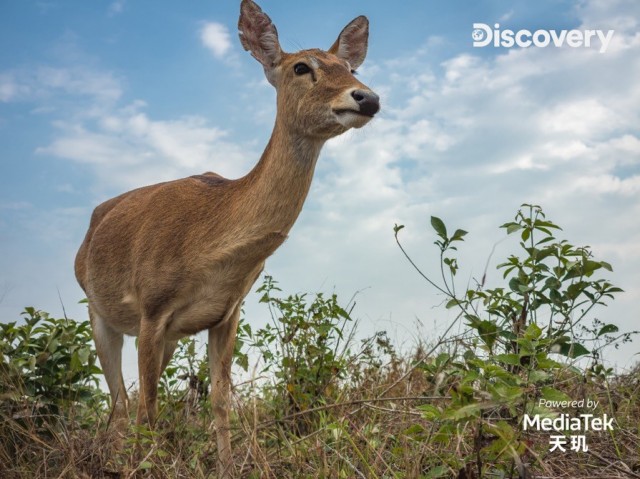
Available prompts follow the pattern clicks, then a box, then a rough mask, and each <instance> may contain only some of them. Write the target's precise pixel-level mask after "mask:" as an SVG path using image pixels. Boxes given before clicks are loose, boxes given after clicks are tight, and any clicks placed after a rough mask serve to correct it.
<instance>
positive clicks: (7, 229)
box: [0, 0, 640, 367]
mask: <svg viewBox="0 0 640 479" xmlns="http://www.w3.org/2000/svg"><path fill="white" fill-rule="evenodd" d="M238 3H239V2H236V1H227V0H225V1H209V2H205V1H191V2H174V1H165V0H160V1H154V2H151V1H134V0H117V1H114V2H109V1H105V2H86V1H80V0H76V1H55V0H52V1H28V0H20V1H18V0H6V1H4V2H2V4H1V5H0V13H1V14H0V44H1V45H3V48H2V49H0V144H1V145H2V148H1V149H0V246H1V248H2V252H3V254H2V255H0V320H1V321H12V320H15V319H17V318H18V317H19V313H20V312H21V311H22V309H23V308H24V307H25V306H29V305H32V306H35V307H37V308H40V309H44V310H48V311H50V312H52V313H54V314H56V315H60V314H61V306H60V300H59V298H58V291H59V294H60V297H61V298H62V300H63V302H64V305H65V308H66V310H67V313H68V314H69V315H70V316H73V317H76V318H83V317H85V315H86V312H85V308H84V306H81V305H77V302H78V300H80V299H81V298H82V297H83V293H82V291H81V290H80V288H79V287H78V286H77V284H76V283H75V279H74V276H73V258H74V256H75V252H76V250H77V247H78V246H79V244H80V242H81V241H82V238H83V236H84V233H85V231H86V227H87V224H88V220H89V216H90V214H91V211H92V209H93V207H95V206H96V205H97V204H98V203H100V202H101V201H104V200H105V199H107V198H109V197H112V196H115V195H116V194H119V193H121V192H123V191H126V190H128V189H131V188H134V187H137V186H140V185H145V184H151V183H155V182H158V181H163V180H167V179H171V178H178V177H181V176H187V175H191V174H196V173H200V172H203V171H206V170H212V171H217V172H219V173H221V174H224V175H227V176H230V177H238V176H241V175H243V174H244V173H246V172H247V171H248V170H249V169H250V168H251V166H252V165H253V164H254V163H255V162H256V161H257V159H258V157H259V155H260V153H261V151H262V149H263V147H264V145H265V144H266V141H267V140H268V137H269V134H270V131H271V126H272V123H273V118H274V115H275V107H274V100H275V93H274V91H273V89H272V88H271V86H270V85H269V84H268V83H267V82H266V80H265V79H264V77H263V75H262V70H261V67H260V66H259V65H258V64H257V63H256V62H255V60H253V59H252V58H251V57H250V55H248V54H247V53H246V52H244V51H243V50H242V48H241V46H240V44H239V41H238V39H237V35H236V24H237V16H238V10H239V9H238ZM259 3H260V5H261V6H262V7H263V9H264V10H265V11H266V12H267V13H268V14H269V15H270V16H271V18H272V19H273V20H274V22H275V23H276V25H277V27H278V31H279V35H280V41H281V44H282V46H283V48H284V49H285V50H287V51H294V50H296V49H299V48H301V47H302V48H310V47H323V48H327V47H329V46H330V45H331V43H333V41H334V40H335V38H336V36H337V34H338V33H339V32H340V30H341V29H342V27H343V26H344V25H345V24H346V23H348V22H349V21H350V20H351V19H352V18H354V17H355V16H357V15H360V14H365V15H367V16H368V17H369V19H370V22H371V35H370V45H369V54H368V58H367V60H366V62H365V64H364V65H363V67H362V68H361V69H360V72H359V73H360V79H361V80H362V81H363V82H364V83H366V84H368V85H369V86H371V87H372V88H373V89H375V90H376V91H377V92H378V93H379V94H380V96H381V98H382V105H383V109H382V111H381V113H380V115H379V116H378V117H377V118H376V119H375V120H374V122H372V124H370V125H368V126H367V127H366V128H364V129H362V130H359V131H354V132H349V133H347V134H345V135H343V136H342V137H340V138H338V139H335V140H332V141H331V142H329V143H328V144H327V145H326V146H325V149H324V150H323V153H322V154H321V158H320V161H319V164H318V168H317V173H316V178H315V180H314V184H313V186H312V190H311V193H310V196H309V199H308V202H307V204H306V205H305V209H304V211H303V213H302V215H301V217H300V219H299V221H298V223H297V224H296V226H295V227H294V228H293V230H292V232H291V236H290V239H289V240H288V241H287V243H286V244H285V245H284V246H283V247H282V248H281V249H280V250H279V251H278V252H277V253H276V255H274V257H272V258H271V259H270V260H269V262H268V263H267V271H268V272H269V273H271V274H272V275H274V276H275V277H276V279H278V280H279V281H280V282H281V285H282V287H283V289H284V290H285V291H287V292H299V291H318V290H325V291H334V290H335V291H337V292H338V293H339V294H340V295H341V296H342V297H343V298H344V299H345V300H346V299H348V298H350V297H351V296H352V295H353V293H354V292H356V291H361V293H360V294H359V296H358V306H357V308H356V310H355V315H356V316H357V317H358V318H360V327H361V329H362V330H363V332H365V333H366V332H372V331H374V330H377V329H386V330H388V331H390V333H391V335H392V336H393V337H395V338H396V339H397V340H398V341H399V342H402V341H409V342H410V341H412V340H413V339H414V338H415V337H417V336H420V337H421V338H422V339H424V340H427V341H429V340H430V339H432V338H434V336H435V333H436V332H437V331H442V330H444V329H445V328H446V326H447V324H448V321H450V320H451V318H450V317H448V316H447V315H446V313H445V312H444V311H443V308H438V307H437V306H438V305H439V304H440V302H441V300H442V298H441V297H439V296H438V295H437V294H436V292H435V291H433V290H431V289H429V287H428V286H427V285H426V284H423V283H421V282H420V280H419V278H418V277H417V276H416V275H415V274H414V273H413V272H412V271H411V270H410V268H409V266H408V265H407V264H406V263H405V262H404V261H403V259H402V257H401V255H400V252H399V251H398V249H397V247H396V246H395V245H394V241H393V234H392V227H393V225H394V223H403V224H405V225H406V226H407V229H406V230H405V231H404V232H403V237H404V240H405V244H406V246H407V248H408V249H409V251H411V252H412V253H413V255H414V257H415V259H416V260H417V261H418V262H419V263H420V264H421V265H423V266H424V268H425V269H426V270H427V271H436V267H437V263H436V252H435V250H434V249H433V248H430V245H431V244H432V242H433V239H434V238H433V237H432V235H431V233H430V231H429V228H428V227H427V226H428V220H429V216H430V215H437V216H440V217H442V218H443V219H444V220H445V221H446V223H447V224H450V225H451V226H452V227H461V228H464V229H467V230H468V231H470V234H469V236H468V239H467V242H466V243H465V245H464V246H463V247H461V251H460V254H461V263H462V272H461V275H462V277H461V280H462V284H463V285H464V283H465V282H466V281H467V280H469V279H470V278H473V277H479V276H480V275H481V273H482V270H483V269H484V266H485V263H486V261H487V257H488V256H489V253H490V251H491V249H492V247H493V246H494V245H495V244H497V247H496V249H497V251H496V254H495V255H494V259H498V258H502V257H505V256H506V255H507V254H508V253H509V252H510V251H511V246H510V243H509V242H508V241H505V242H500V240H502V239H503V233H502V232H501V231H500V230H499V229H498V226H499V225H500V224H502V223H504V222H506V221H509V220H510V219H511V218H512V216H513V215H514V213H515V211H516V210H517V208H518V207H519V205H520V204H521V203H523V202H532V203H538V204H540V205H542V206H543V207H544V209H545V211H546V212H547V214H548V216H549V217H550V218H551V219H553V220H555V221H556V222H557V223H559V224H561V225H562V226H563V227H564V230H565V231H564V236H565V237H566V238H568V239H569V240H570V241H572V242H573V243H575V244H588V245H591V246H592V247H593V249H594V251H595V253H596V255H597V256H598V257H599V258H600V259H606V260H608V261H609V262H611V263H612V264H613V266H614V270H615V272H614V274H613V275H611V279H612V280H613V282H614V283H616V284H618V285H620V286H621V287H622V288H624V289H625V291H626V292H625V293H624V294H623V295H621V296H620V298H619V300H617V301H616V302H615V304H614V305H613V306H612V307H610V308H608V309H607V310H602V311H601V312H600V315H599V316H600V318H601V319H603V320H607V321H611V322H616V323H617V324H620V325H621V326H623V327H626V328H627V329H631V328H633V327H637V326H636V325H637V323H638V321H637V319H638V309H639V308H638V306H639V305H640V222H639V221H638V218H640V166H639V165H640V117H639V116H640V89H639V87H638V85H639V84H638V78H640V35H639V34H638V31H639V21H640V4H639V3H638V2H636V1H634V0H615V1H608V2H603V1H595V0H592V1H590V0H583V1H541V2H525V1H518V2H507V1H477V2H468V1H461V0H458V1H452V2H445V1H439V2H424V1H421V0H411V1H403V2H390V1H369V2H356V1H355V0H353V1H345V0H341V1H337V0H331V1H326V2H309V1H299V2H282V1H280V2H276V1H275V0H264V1H262V2H259ZM496 22H498V23H500V25H501V27H502V28H503V29H505V28H510V29H512V30H519V29H529V30H532V31H533V30H537V29H544V30H562V29H579V30H584V29H601V30H609V29H613V30H615V34H614V37H613V40H612V41H611V44H610V45H609V46H608V49H607V51H606V52H604V53H599V52H598V49H597V48H570V47H567V46H564V47H561V48H555V47H547V48H535V47H532V48H510V49H506V48H492V47H485V48H474V47H473V43H472V39H471V32H472V25H473V23H487V24H490V25H493V24H494V23H496ZM494 266H495V262H494V263H493V264H492V265H490V269H489V272H490V277H489V280H490V281H492V280H493V281H498V280H499V275H498V274H497V273H493V271H494ZM245 309H246V311H247V314H248V317H249V320H251V321H252V322H253V323H254V324H256V325H260V324H264V321H265V319H266V315H267V311H266V310H265V309H264V308H262V307H261V306H260V305H258V304H257V295H255V294H254V293H251V294H250V295H249V298H248V301H247V305H246V308H245ZM637 350H638V348H637V345H632V346H630V347H627V348H626V349H624V350H623V351H622V352H614V353H612V356H611V358H610V360H611V361H612V362H614V363H616V364H619V365H620V366H623V367H624V366H629V365H630V364H631V363H632V362H633V361H635V359H636V358H634V357H633V356H632V355H633V354H634V353H635V352H636V351H637Z"/></svg>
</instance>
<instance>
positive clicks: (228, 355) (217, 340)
mask: <svg viewBox="0 0 640 479" xmlns="http://www.w3.org/2000/svg"><path fill="white" fill-rule="evenodd" d="M239 319H240V304H236V305H235V306H234V308H233V311H232V312H231V314H230V315H229V318H228V319H227V320H226V321H224V322H223V323H222V324H221V325H220V326H217V327H213V328H211V329H209V345H208V346H209V370H210V373H211V405H212V409H213V414H214V422H215V425H216V436H217V441H218V471H219V473H220V476H221V477H230V476H232V475H233V472H234V471H233V459H232V456H231V433H230V431H229V409H230V388H231V361H232V360H233V349H234V344H235V339H236V330H237V328H238V321H239Z"/></svg>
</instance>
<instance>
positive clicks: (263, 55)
mask: <svg viewBox="0 0 640 479" xmlns="http://www.w3.org/2000/svg"><path fill="white" fill-rule="evenodd" d="M238 32H239V35H240V43H242V46H243V47H244V49H245V50H247V51H248V52H250V53H251V55H252V56H253V57H254V58H255V59H256V60H258V61H259V62H260V63H261V64H262V67H263V68H264V73H265V75H266V76H267V80H269V82H270V83H271V84H272V85H274V86H275V75H274V68H275V67H276V66H277V65H278V64H279V63H280V60H281V59H282V53H283V52H282V49H281V48H280V42H279V41H278V31H277V30H276V26H275V25H274V24H273V22H272V21H271V19H270V18H269V16H268V15H267V14H266V13H264V12H263V11H262V9H261V8H260V7H259V6H258V5H257V4H256V3H255V2H253V1H252V0H242V4H241V5H240V19H239V20H238Z"/></svg>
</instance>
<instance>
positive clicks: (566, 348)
mask: <svg viewBox="0 0 640 479" xmlns="http://www.w3.org/2000/svg"><path fill="white" fill-rule="evenodd" d="M560 354H562V355H563V356H567V357H568V358H577V357H580V356H584V355H585V354H591V351H589V350H588V349H587V348H585V347H584V346H583V345H582V344H580V343H564V344H562V345H560Z"/></svg>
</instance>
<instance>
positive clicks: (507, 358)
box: [494, 354, 520, 366]
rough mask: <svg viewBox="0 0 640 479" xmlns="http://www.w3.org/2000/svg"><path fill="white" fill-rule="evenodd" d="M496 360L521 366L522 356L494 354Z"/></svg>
mask: <svg viewBox="0 0 640 479" xmlns="http://www.w3.org/2000/svg"><path fill="white" fill-rule="evenodd" d="M494 359H495V360H496V361H500V362H501V363H505V364H511V365H513V366H520V356H518V355H517V354H497V355H496V356H494Z"/></svg>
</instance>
